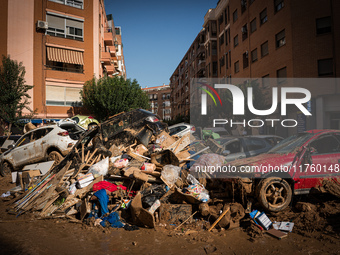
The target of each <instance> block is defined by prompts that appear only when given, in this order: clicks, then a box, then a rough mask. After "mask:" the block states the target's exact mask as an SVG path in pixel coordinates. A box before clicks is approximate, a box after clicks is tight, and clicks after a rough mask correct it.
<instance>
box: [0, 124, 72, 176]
mask: <svg viewBox="0 0 340 255" xmlns="http://www.w3.org/2000/svg"><path fill="white" fill-rule="evenodd" d="M70 136H71V137H72V138H71V137H70ZM77 139H78V136H76V135H75V136H73V134H69V132H68V131H66V130H65V129H62V128H60V127H58V126H57V125H51V126H45V127H41V128H36V129H33V130H31V131H29V132H27V133H26V134H24V135H23V136H22V137H21V138H20V139H19V140H18V141H17V142H16V143H15V144H14V145H10V146H9V150H8V151H6V152H5V153H3V154H1V155H0V162H1V166H0V173H1V175H3V176H5V175H6V174H10V173H11V171H13V170H18V169H20V168H21V167H23V166H25V165H27V164H32V163H36V162H41V161H44V160H48V161H50V160H54V161H55V162H56V163H58V162H60V161H61V160H62V159H63V156H65V155H67V154H68V153H69V151H70V150H71V148H72V147H73V145H74V144H75V143H76V142H77Z"/></svg>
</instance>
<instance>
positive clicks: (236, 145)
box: [223, 139, 246, 161]
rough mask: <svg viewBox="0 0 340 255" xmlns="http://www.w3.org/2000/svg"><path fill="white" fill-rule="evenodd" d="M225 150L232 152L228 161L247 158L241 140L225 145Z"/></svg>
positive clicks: (231, 141) (227, 158)
mask: <svg viewBox="0 0 340 255" xmlns="http://www.w3.org/2000/svg"><path fill="white" fill-rule="evenodd" d="M223 147H224V150H228V151H230V154H229V155H227V156H226V158H225V159H226V160H227V161H232V160H235V159H241V158H245V157H246V154H245V153H244V151H243V146H242V142H241V141H240V140H239V139H232V140H230V141H228V142H226V143H225V144H223Z"/></svg>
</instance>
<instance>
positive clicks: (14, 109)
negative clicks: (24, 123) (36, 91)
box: [0, 56, 35, 132]
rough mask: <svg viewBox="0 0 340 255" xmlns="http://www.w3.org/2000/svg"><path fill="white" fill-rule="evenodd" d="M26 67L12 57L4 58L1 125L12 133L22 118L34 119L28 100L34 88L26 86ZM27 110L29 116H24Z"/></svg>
mask: <svg viewBox="0 0 340 255" xmlns="http://www.w3.org/2000/svg"><path fill="white" fill-rule="evenodd" d="M25 73H26V71H25V67H24V66H23V64H22V62H20V63H18V62H17V61H15V60H11V59H10V56H3V57H2V66H0V89H1V93H0V106H1V107H0V125H1V128H2V129H3V130H6V129H7V128H6V126H7V124H8V132H10V131H11V127H12V125H13V124H15V125H17V121H18V120H19V119H21V118H32V116H33V115H34V113H35V112H33V111H32V110H31V109H30V108H29V106H28V105H29V101H28V99H29V98H31V96H30V95H29V94H28V93H27V92H28V90H30V89H32V88H33V86H30V85H26V84H25V78H24V77H25ZM24 109H27V110H28V114H25V115H24V114H23V110H24Z"/></svg>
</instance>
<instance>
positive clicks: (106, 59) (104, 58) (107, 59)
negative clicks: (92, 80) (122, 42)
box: [100, 51, 111, 64]
mask: <svg viewBox="0 0 340 255" xmlns="http://www.w3.org/2000/svg"><path fill="white" fill-rule="evenodd" d="M100 61H101V62H102V63H103V64H110V63H111V55H110V52H106V51H102V52H101V58H100Z"/></svg>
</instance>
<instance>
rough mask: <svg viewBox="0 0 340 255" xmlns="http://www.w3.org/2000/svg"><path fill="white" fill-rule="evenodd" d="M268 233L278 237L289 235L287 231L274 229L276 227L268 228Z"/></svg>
mask: <svg viewBox="0 0 340 255" xmlns="http://www.w3.org/2000/svg"><path fill="white" fill-rule="evenodd" d="M266 233H267V234H269V235H271V236H274V237H276V238H277V239H282V238H284V237H286V236H288V234H287V233H284V232H282V231H280V230H276V229H274V228H272V229H270V230H268V231H267V232H266Z"/></svg>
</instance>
